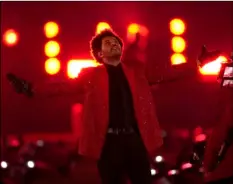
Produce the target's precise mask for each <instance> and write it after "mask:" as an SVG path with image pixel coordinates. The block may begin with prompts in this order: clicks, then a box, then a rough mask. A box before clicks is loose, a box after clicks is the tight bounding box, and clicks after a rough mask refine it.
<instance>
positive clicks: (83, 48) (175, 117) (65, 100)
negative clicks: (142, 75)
mask: <svg viewBox="0 0 233 184" xmlns="http://www.w3.org/2000/svg"><path fill="white" fill-rule="evenodd" d="M1 4H2V5H1V32H2V33H3V32H4V31H5V30H7V29H8V28H13V29H15V30H17V31H18V32H19V34H20V42H19V44H18V45H17V46H16V47H14V48H7V47H5V46H1V83H2V86H1V87H2V88H1V106H2V108H1V125H2V132H3V134H6V133H17V134H21V133H29V132H30V133H33V132H69V131H71V126H70V114H71V111H70V110H71V105H72V104H73V103H75V102H77V101H79V100H80V98H81V97H79V96H72V97H71V96H69V97H57V98H53V99H48V98H44V99H42V98H34V99H26V98H25V97H23V96H19V95H17V94H15V93H14V92H13V91H12V89H11V88H10V86H9V85H8V84H7V82H6V80H5V77H4V75H5V74H6V72H8V71H11V72H14V73H16V74H18V75H20V76H22V77H23V78H26V79H29V80H31V81H32V82H43V81H47V80H50V79H51V77H49V76H48V75H47V74H46V73H45V71H44V61H45V56H44V51H43V47H44V44H45V42H46V41H47V40H46V39H45V36H44V34H43V26H44V24H45V23H46V22H47V21H50V20H52V21H56V22H58V23H59V24H60V30H61V33H60V34H59V36H58V38H56V39H57V40H58V41H59V42H60V43H61V54H60V56H59V57H60V59H61V61H62V64H63V68H65V64H66V62H67V61H68V60H69V59H71V58H90V54H89V40H90V39H91V37H92V36H93V35H94V33H95V27H96V24H97V23H98V22H100V21H106V22H108V23H109V24H111V26H112V28H113V29H114V30H115V31H116V32H117V33H118V34H119V35H120V36H121V37H122V38H123V39H124V40H125V38H126V31H127V26H128V24H130V23H132V22H135V23H139V24H144V25H146V26H147V27H148V29H149V31H150V40H149V49H148V57H149V59H148V63H147V76H148V80H149V81H155V80H156V79H157V77H159V76H164V77H169V76H170V75H171V73H172V72H173V69H172V68H171V66H170V61H169V58H170V43H169V41H170V39H171V35H170V33H169V21H170V20H171V19H172V18H175V17H178V18H181V19H183V20H184V21H185V22H186V26H187V31H186V33H185V39H186V40H187V43H188V48H187V52H186V54H187V56H188V64H187V66H188V67H184V66H180V67H181V68H180V69H179V71H178V72H175V75H177V76H178V75H181V74H183V73H188V72H189V70H190V68H191V69H192V70H195V69H196V66H195V59H196V56H197V55H198V54H199V52H200V48H201V46H202V44H206V45H207V46H208V47H209V48H210V49H221V50H223V51H225V52H226V53H229V52H230V51H232V50H233V2H2V3H1ZM64 70H65V69H64ZM59 77H60V78H66V77H65V76H63V74H61V75H60V76H59ZM218 92H219V86H218V85H217V83H216V82H215V80H214V79H213V80H211V81H206V80H203V78H200V77H198V76H193V77H190V78H184V79H182V80H179V81H177V82H172V83H166V84H161V85H159V87H158V89H157V90H155V91H154V96H155V100H156V104H157V111H158V116H159V120H160V123H161V126H162V127H164V128H174V127H180V128H188V129H190V128H193V127H195V126H197V125H201V126H204V127H206V128H208V127H211V126H212V125H213V123H215V117H214V115H215V114H217V112H218V105H217V104H218Z"/></svg>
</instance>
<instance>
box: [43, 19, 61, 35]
mask: <svg viewBox="0 0 233 184" xmlns="http://www.w3.org/2000/svg"><path fill="white" fill-rule="evenodd" d="M44 32H45V36H46V37H47V38H54V37H55V36H57V35H58V33H59V26H58V24H57V23H55V22H47V23H46V24H45V25H44Z"/></svg>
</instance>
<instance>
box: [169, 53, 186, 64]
mask: <svg viewBox="0 0 233 184" xmlns="http://www.w3.org/2000/svg"><path fill="white" fill-rule="evenodd" d="M186 62H187V61H186V58H185V57H184V55H183V54H179V53H174V54H172V56H171V63H172V65H179V64H183V63H186Z"/></svg>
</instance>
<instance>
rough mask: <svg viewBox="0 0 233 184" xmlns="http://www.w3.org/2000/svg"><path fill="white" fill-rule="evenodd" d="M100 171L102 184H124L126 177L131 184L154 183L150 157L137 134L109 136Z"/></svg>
mask: <svg viewBox="0 0 233 184" xmlns="http://www.w3.org/2000/svg"><path fill="white" fill-rule="evenodd" d="M98 170H99V174H100V177H101V180H102V184H123V183H125V178H126V176H127V177H128V178H129V179H130V181H131V184H151V183H152V177H151V173H150V161H149V157H148V154H147V151H146V148H145V146H144V144H143V142H142V140H141V138H140V136H139V135H138V134H136V133H132V134H125V135H114V134H107V137H106V141H105V144H104V147H103V150H102V154H101V157H100V160H99V161H98Z"/></svg>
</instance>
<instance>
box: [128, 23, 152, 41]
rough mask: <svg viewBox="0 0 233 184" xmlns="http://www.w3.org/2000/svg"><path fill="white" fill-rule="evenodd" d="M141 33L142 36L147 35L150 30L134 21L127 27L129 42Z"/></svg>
mask: <svg viewBox="0 0 233 184" xmlns="http://www.w3.org/2000/svg"><path fill="white" fill-rule="evenodd" d="M138 33H139V34H140V36H143V37H146V36H148V34H149V30H148V29H147V28H146V27H145V26H143V25H139V24H136V23H132V24H130V25H129V26H128V28H127V40H128V41H129V42H133V41H135V39H136V34H138Z"/></svg>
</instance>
